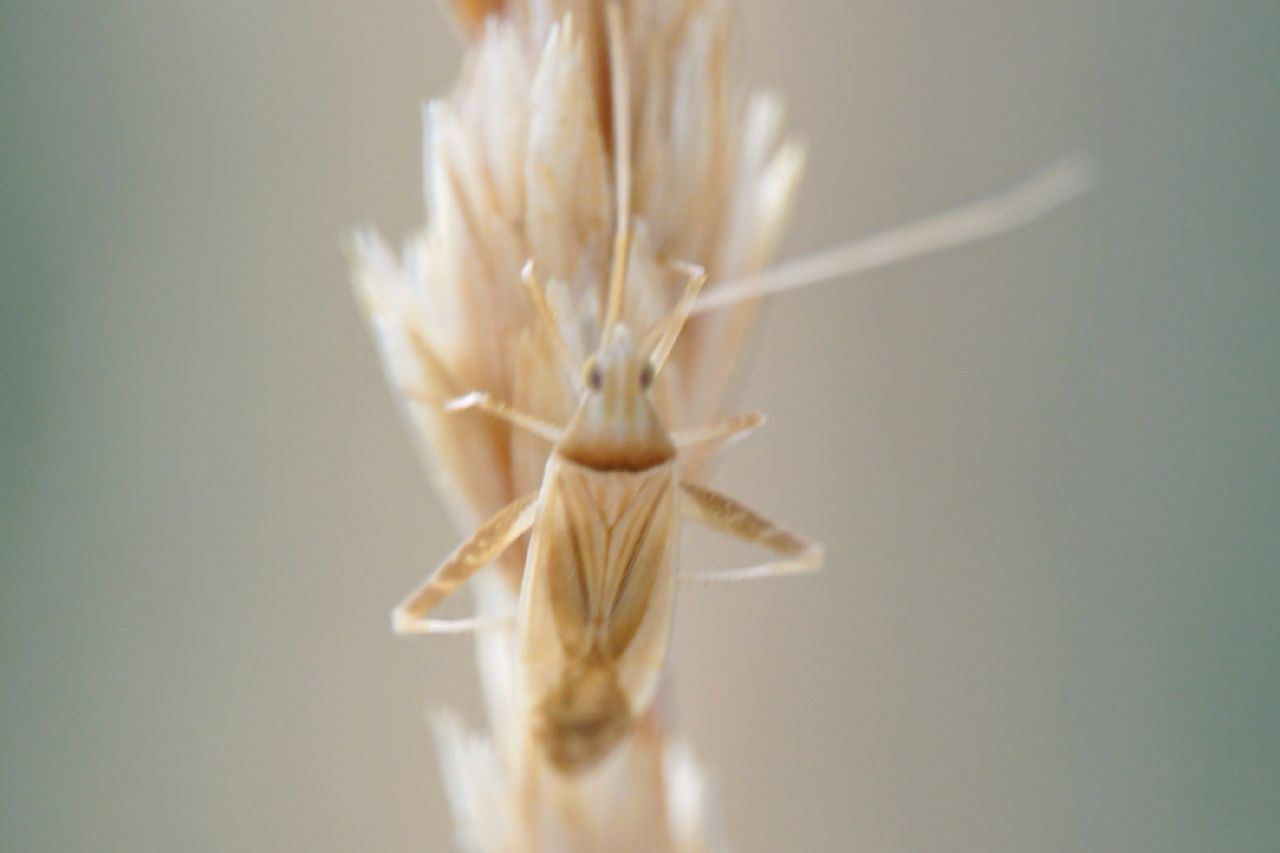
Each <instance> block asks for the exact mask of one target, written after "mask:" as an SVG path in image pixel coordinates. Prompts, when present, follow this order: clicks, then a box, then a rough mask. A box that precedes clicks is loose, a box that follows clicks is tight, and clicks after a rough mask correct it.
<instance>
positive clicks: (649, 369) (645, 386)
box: [640, 362, 653, 391]
mask: <svg viewBox="0 0 1280 853" xmlns="http://www.w3.org/2000/svg"><path fill="white" fill-rule="evenodd" d="M652 384H653V365H652V364H650V363H649V362H645V365H644V367H642V368H640V388H641V390H644V391H648V390H649V386H650V385H652Z"/></svg>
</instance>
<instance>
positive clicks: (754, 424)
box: [671, 412, 764, 448]
mask: <svg viewBox="0 0 1280 853" xmlns="http://www.w3.org/2000/svg"><path fill="white" fill-rule="evenodd" d="M763 424H764V414H763V413H762V412H749V413H747V414H745V415H734V416H733V417H731V418H725V419H724V420H721V421H716V422H715V423H711V424H706V425H705V426H698V427H689V428H687V429H678V430H676V431H675V432H674V433H672V434H671V440H672V441H673V442H675V445H676V447H678V448H683V447H690V446H692V445H695V444H708V443H717V444H719V443H723V442H726V441H729V440H731V439H734V438H739V437H742V436H745V435H746V434H747V433H750V432H753V431H754V430H756V429H759V428H760V427H761V426H762V425H763Z"/></svg>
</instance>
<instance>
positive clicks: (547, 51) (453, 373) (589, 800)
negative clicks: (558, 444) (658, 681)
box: [355, 2, 802, 850]
mask: <svg viewBox="0 0 1280 853" xmlns="http://www.w3.org/2000/svg"><path fill="white" fill-rule="evenodd" d="M602 10H603V5H602V4H598V3H551V2H530V3H524V4H522V3H511V4H508V5H507V6H506V7H505V9H504V11H503V14H501V15H499V16H494V17H490V18H489V19H488V20H487V22H485V23H484V24H483V25H481V26H475V27H472V28H471V29H472V31H473V33H474V37H473V40H472V41H471V42H470V45H469V49H468V53H467V56H466V58H465V66H464V69H463V73H462V78H461V80H460V82H459V83H458V85H457V88H456V90H455V91H454V93H453V94H452V96H451V97H450V98H448V99H446V100H441V101H436V102H433V103H432V104H431V105H430V106H429V107H428V109H427V121H428V142H427V160H426V171H427V204H428V221H429V225H428V228H427V230H426V232H425V233H423V234H422V235H420V236H419V237H417V238H415V239H413V240H411V241H410V242H409V243H408V244H407V245H406V247H405V249H404V251H403V254H402V256H401V257H400V258H399V259H396V258H395V257H393V255H392V254H391V252H390V251H389V250H387V248H386V247H385V245H384V244H383V243H382V242H381V241H379V240H378V239H377V238H376V237H374V236H373V235H371V234H369V233H362V234H360V235H359V236H358V237H357V240H356V247H355V248H356V266H357V269H356V278H357V288H358V290H359V294H360V296H361V299H362V302H363V304H364V305H365V307H366V310H367V312H368V315H369V317H370V321H371V322H372V324H373V326H374V328H375V331H376V334H377V338H378V341H379V344H380V347H381V351H382V354H383V357H384V361H385V364H386V366H387V371H388V376H389V378H390V380H391V382H392V385H393V387H394V388H396V389H398V391H399V394H400V397H401V401H402V404H403V405H404V406H405V408H406V414H407V416H408V417H409V418H410V420H411V422H412V424H413V425H414V427H415V432H416V433H417V434H418V435H419V437H420V438H421V439H422V445H423V447H424V449H426V450H427V451H428V452H429V454H430V456H431V459H432V463H431V470H432V471H434V472H435V473H436V474H437V476H438V477H439V478H440V480H441V481H442V485H443V490H442V491H443V493H444V494H445V495H446V496H448V498H449V499H450V501H451V503H452V506H453V508H454V510H455V512H456V513H457V520H458V522H459V525H460V526H462V527H464V529H472V528H474V526H475V525H476V524H477V523H478V522H479V521H481V520H483V519H485V518H487V517H488V516H490V515H491V514H493V513H494V512H496V511H497V510H498V509H499V508H501V507H502V506H505V505H506V504H508V503H509V502H510V501H512V500H514V499H515V498H516V497H518V496H519V495H523V494H527V493H530V492H534V491H536V490H537V489H538V487H539V485H540V483H541V480H542V475H543V469H544V467H545V463H546V460H547V453H548V449H549V448H548V445H547V443H546V442H545V441H544V440H543V439H541V438H538V437H536V436H532V435H527V434H524V433H522V432H521V431H519V430H513V429H512V428H511V427H509V426H508V425H507V424H506V423H504V422H502V421H500V420H498V419H496V418H492V417H490V416H488V415H486V414H483V413H476V412H464V413H447V412H444V411H443V410H442V409H441V408H439V404H443V403H444V402H445V401H447V400H449V399H451V398H454V397H456V396H458V395H461V394H463V393H466V392H470V391H474V390H479V391H484V392H487V393H489V394H490V395H492V396H493V397H494V398H495V399H498V400H503V401H506V402H508V403H510V404H511V405H513V406H515V407H517V408H519V409H521V410H524V411H527V412H530V413H532V414H534V415H537V416H539V417H541V418H543V419H545V420H548V421H551V422H554V423H565V422H566V421H567V420H568V417H569V415H570V414H571V413H572V411H573V408H574V407H575V404H576V390H575V389H574V387H573V386H572V384H571V383H570V382H569V381H567V380H566V377H565V375H564V372H563V371H562V370H561V368H560V357H559V354H558V353H557V352H556V351H555V342H554V340H553V339H552V336H551V335H548V334H547V333H546V331H545V330H544V329H541V328H540V326H539V322H538V312H537V309H536V306H535V304H534V303H533V302H532V301H531V300H530V298H529V295H528V294H527V293H526V291H525V290H524V288H523V287H522V284H521V270H522V268H523V267H524V266H525V264H526V262H528V261H530V260H531V261H532V262H533V268H534V269H535V270H536V272H537V275H538V277H539V278H540V279H541V280H542V281H543V282H545V284H546V291H547V301H548V302H549V303H550V306H551V308H552V311H553V313H554V315H555V316H556V317H557V318H558V320H559V324H560V333H561V337H562V338H563V340H564V341H565V344H566V346H567V349H568V350H569V356H570V358H571V359H573V360H575V361H578V362H581V361H582V360H583V359H585V357H586V356H587V355H588V354H589V353H590V352H591V351H592V350H593V349H594V348H595V345H596V343H597V342H598V340H599V333H600V325H601V313H602V310H603V309H602V301H603V295H604V294H603V283H604V282H605V281H607V279H608V273H609V268H610V261H611V249H612V245H613V237H614V227H615V220H614V207H615V198H614V186H615V184H614V175H613V169H612V166H611V162H612V155H613V122H612V120H611V114H612V104H611V103H610V96H611V87H610V80H609V71H608V62H607V56H606V45H607V39H606V37H605V22H604V15H603V11H602ZM624 18H625V33H626V41H627V50H626V53H627V55H628V56H629V58H630V78H631V80H632V81H633V84H632V86H631V87H630V104H629V105H627V106H628V109H629V114H630V118H631V124H632V130H633V135H632V139H631V148H632V161H631V162H632V169H633V174H634V182H633V185H632V186H633V195H632V203H631V206H630V209H631V212H632V215H633V216H634V223H635V228H634V239H633V240H632V242H631V250H630V257H629V264H628V269H629V274H628V279H627V288H626V294H627V299H626V304H625V305H624V306H622V315H623V318H624V320H625V321H626V322H627V324H628V325H629V326H630V327H632V328H634V329H648V328H651V327H653V326H654V325H655V324H656V323H658V322H659V321H660V320H661V319H662V318H663V317H665V316H666V315H667V313H668V312H669V311H670V310H671V307H672V305H673V304H674V302H675V299H676V297H677V295H678V293H679V291H680V289H681V288H682V287H683V284H684V280H685V276H684V275H682V274H681V273H680V272H679V271H678V270H677V269H674V268H673V262H677V261H679V262H689V263H696V264H699V265H701V266H703V267H705V268H706V270H707V272H708V273H709V275H710V276H712V277H713V278H730V277H736V276H740V275H743V274H746V273H748V272H751V271H753V270H755V269H757V268H758V267H760V266H761V265H762V264H764V263H766V262H767V261H768V260H770V259H771V257H772V255H773V252H774V249H775V247H776V245H777V242H778V239H779V235H780V231H781V227H782V225H783V222H784V221H785V219H786V215H787V212H788V208H789V206H790V201H791V197H792V194H793V192H794V188H795V185H796V182H797V179H798V177H799V173H800V165H801V160H802V157H801V154H800V150H799V148H798V147H797V146H796V145H795V144H794V143H792V142H789V141H788V140H787V139H786V138H785V137H784V136H783V133H782V127H781V110H780V108H779V106H778V104H777V103H776V101H774V100H772V99H771V98H768V97H766V96H754V97H747V96H744V95H743V94H742V93H740V92H739V91H737V90H736V89H734V87H733V86H732V83H731V80H730V75H729V68H728V62H729V57H728V56H727V51H728V34H729V9H728V4H727V3H724V2H656V3H632V4H627V6H626V8H625V14H624ZM752 311H753V309H752V306H751V305H750V304H746V305H742V306H738V307H735V308H732V309H729V310H727V311H724V312H720V313H718V314H716V315H714V316H707V317H705V318H701V319H699V320H697V321H694V322H693V323H691V324H690V327H689V328H688V329H687V330H686V331H685V333H684V334H683V335H682V336H681V339H680V341H679V343H678V344H677V346H676V348H675V351H674V352H673V353H672V355H671V358H670V362H669V364H668V365H667V367H666V369H665V370H664V371H663V373H662V375H661V377H660V378H659V382H658V384H657V386H656V387H655V388H654V389H653V400H654V402H655V406H656V408H657V410H658V413H659V416H660V417H661V419H662V421H663V423H664V424H666V425H668V426H670V427H677V426H682V425H687V424H698V423H703V422H706V421H709V420H711V419H713V418H714V416H715V415H717V414H718V413H719V411H720V408H721V404H722V400H723V399H724V396H725V394H726V393H727V390H728V388H729V384H730V382H731V381H732V378H733V366H734V364H735V352H736V350H737V349H738V347H740V346H741V342H742V340H743V337H744V336H745V334H746V333H747V331H748V329H749V325H750V321H751V315H752ZM422 395H425V396H426V398H427V399H428V400H429V401H433V402H435V403H436V404H437V405H436V406H431V405H421V404H420V402H419V400H418V399H417V398H418V397H420V396H422ZM699 463H700V459H699V458H697V457H694V458H693V459H692V460H691V461H685V462H684V463H683V464H684V465H685V467H686V469H687V470H686V471H685V474H686V476H692V475H694V474H695V473H696V469H697V467H698V465H699ZM523 552H524V543H517V545H516V547H513V548H511V549H510V550H509V552H508V553H507V554H506V556H505V557H504V558H503V559H502V560H500V566H501V570H500V571H501V574H502V579H497V578H494V577H488V578H481V579H478V582H477V584H476V586H477V587H478V591H479V600H480V601H479V607H480V610H481V612H482V613H484V614H489V615H503V614H510V613H512V612H514V607H515V600H514V599H515V596H516V592H517V590H518V582H519V573H520V569H521V566H522V565H523V561H524V553H523ZM477 642H478V645H479V648H480V655H481V671H482V678H483V679H484V682H485V688H486V698H487V700H488V705H489V708H490V717H491V719H490V723H491V727H492V731H493V733H494V742H493V747H492V748H491V747H489V746H488V745H486V744H484V743H482V742H479V741H476V740H473V739H469V738H468V736H466V735H464V734H463V733H462V731H461V728H460V726H459V725H458V724H457V723H456V722H454V721H446V722H442V723H441V724H440V725H441V730H442V732H443V733H444V734H443V735H442V748H443V750H444V753H445V764H446V768H447V770H448V772H447V779H446V782H447V784H448V786H449V790H450V798H451V803H452V805H453V808H454V812H455V815H456V816H457V818H458V820H459V828H460V834H461V836H462V837H463V839H464V840H466V841H467V842H468V843H470V844H472V845H473V846H475V847H477V848H479V849H486V850H505V849H561V848H567V849H617V848H618V847H619V846H620V845H623V844H624V840H625V842H626V844H631V845H634V849H637V850H640V849H645V850H661V849H680V850H699V849H709V848H711V847H713V846H714V842H715V838H716V833H715V832H713V828H714V827H715V825H716V822H715V821H714V820H713V819H712V818H711V817H710V816H709V815H708V809H709V808H710V805H709V803H708V798H707V797H706V795H705V785H704V783H703V782H702V781H701V779H700V778H699V776H698V774H697V771H696V770H695V769H694V767H693V764H692V761H691V759H690V758H689V757H688V754H687V753H686V752H685V751H684V749H683V748H682V747H681V746H680V745H679V744H678V742H675V741H673V740H672V738H671V736H670V735H671V733H670V731H669V722H668V720H667V719H666V718H665V717H664V714H663V702H662V700H659V701H658V703H656V704H655V705H653V706H652V707H650V708H649V709H648V710H647V712H646V713H644V714H643V715H642V717H641V719H640V720H638V721H637V722H636V723H635V725H634V733H633V735H632V736H630V737H628V738H627V739H626V742H625V743H624V744H622V745H621V746H620V747H619V748H618V749H617V750H616V751H615V754H613V755H610V756H609V757H608V758H607V759H606V760H605V761H604V762H602V764H601V765H600V766H599V767H598V768H595V769H593V770H592V771H590V772H589V773H587V774H585V775H583V776H581V777H577V778H568V777H557V776H556V775H546V776H544V777H539V778H537V779H529V778H526V774H524V772H523V768H524V767H525V766H526V765H527V762H528V756H527V752H528V750H529V748H530V747H529V742H528V737H527V726H526V724H525V721H524V720H521V719H518V718H517V716H518V713H519V711H518V709H519V707H520V702H519V698H518V695H517V694H518V689H517V682H516V674H515V671H514V670H515V667H516V660H517V659H516V656H515V648H514V645H513V639H512V637H511V635H510V634H509V633H503V632H492V633H489V634H484V635H481V636H479V637H478V639H477Z"/></svg>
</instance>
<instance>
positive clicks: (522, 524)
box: [391, 492, 538, 634]
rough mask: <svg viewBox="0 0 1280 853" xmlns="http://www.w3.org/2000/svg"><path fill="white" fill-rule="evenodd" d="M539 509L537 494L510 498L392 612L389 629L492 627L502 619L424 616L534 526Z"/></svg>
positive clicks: (437, 631)
mask: <svg viewBox="0 0 1280 853" xmlns="http://www.w3.org/2000/svg"><path fill="white" fill-rule="evenodd" d="M537 511H538V493H537V492H534V493H532V494H528V495H525V496H524V497H522V498H519V499H518V500H515V501H512V502H511V503H509V504H507V505H506V506H505V507H503V508H502V509H500V510H498V513H497V514H496V515H494V516H493V517H492V518H490V519H489V520H488V521H486V522H485V523H484V524H482V525H480V528H479V529H478V530H476V532H475V533H473V534H471V537H470V538H469V539H467V540H466V541H465V542H463V543H462V544H461V545H459V546H458V547H457V549H456V550H455V551H454V552H453V553H452V554H450V555H449V556H448V558H447V559H446V560H445V561H444V562H443V563H441V564H440V567H439V568H437V569H436V570H435V571H434V572H432V573H431V575H430V576H429V577H428V578H427V579H426V580H425V581H423V582H422V585H421V586H419V587H418V588H417V589H415V590H414V591H413V592H411V593H410V594H409V595H408V597H406V598H405V600H404V601H402V602H400V603H399V604H397V605H396V607H395V609H394V610H392V611H391V630H392V631H394V632H395V633H397V634H445V633H458V632H461V631H473V630H477V629H480V628H486V627H493V626H495V625H497V624H501V623H502V622H503V621H505V620H501V619H490V618H487V617H476V618H471V619H427V618H426V615H427V614H428V613H430V612H431V610H432V609H433V608H435V606H436V605H438V604H439V603H440V602H442V601H444V600H445V599H446V598H448V597H449V595H450V593H452V592H453V591H454V590H455V589H457V588H458V587H459V586H461V585H462V584H463V583H464V582H465V581H466V580H467V578H469V577H471V576H472V575H473V574H475V573H476V570H478V569H480V568H481V567H482V566H484V565H486V564H488V563H491V562H493V560H495V559H496V558H497V557H498V555H499V554H501V553H502V552H503V551H505V550H506V549H507V547H508V546H509V545H511V543H512V542H515V541H516V540H517V539H519V538H520V537H521V536H522V535H524V534H525V533H526V532H527V531H528V530H529V528H531V527H532V526H533V519H534V516H535V515H536V514H537Z"/></svg>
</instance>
